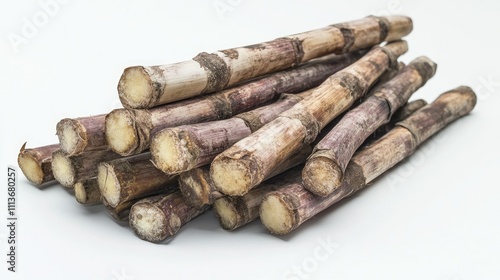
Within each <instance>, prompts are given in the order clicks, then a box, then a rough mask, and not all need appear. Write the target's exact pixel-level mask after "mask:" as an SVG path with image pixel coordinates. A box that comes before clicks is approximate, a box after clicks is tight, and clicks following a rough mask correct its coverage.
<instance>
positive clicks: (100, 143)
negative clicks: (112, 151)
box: [56, 114, 108, 156]
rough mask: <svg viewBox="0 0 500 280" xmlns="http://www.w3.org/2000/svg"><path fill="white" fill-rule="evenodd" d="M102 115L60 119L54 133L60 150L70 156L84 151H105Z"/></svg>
mask: <svg viewBox="0 0 500 280" xmlns="http://www.w3.org/2000/svg"><path fill="white" fill-rule="evenodd" d="M105 117H106V115H105V114H103V115H96V116H90V117H82V118H76V119H69V118H66V119H62V120H61V121H59V122H58V123H57V126H56V131H57V133H56V134H57V137H58V138H59V143H60V144H61V150H63V151H64V152H65V153H67V154H68V155H70V156H74V155H79V154H81V153H83V152H86V151H93V150H106V149H107V148H108V143H107V142H106V135H105V133H104V118H105Z"/></svg>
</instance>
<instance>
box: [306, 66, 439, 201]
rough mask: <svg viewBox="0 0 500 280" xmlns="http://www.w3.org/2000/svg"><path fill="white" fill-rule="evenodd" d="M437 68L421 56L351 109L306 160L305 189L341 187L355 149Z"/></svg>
mask: <svg viewBox="0 0 500 280" xmlns="http://www.w3.org/2000/svg"><path fill="white" fill-rule="evenodd" d="M436 68H437V65H436V64H435V63H434V62H432V61H431V60H429V59H428V58H426V57H419V58H417V59H415V60H414V61H412V62H411V63H410V64H409V65H408V66H406V67H405V68H404V69H403V70H401V71H400V72H399V73H398V74H397V75H396V76H395V77H394V78H393V79H391V80H390V81H388V82H386V83H385V84H384V85H382V86H381V87H380V88H378V89H377V91H376V92H375V93H374V94H373V95H371V96H370V97H368V98H367V99H366V100H365V101H364V102H363V103H361V104H360V105H358V106H357V107H356V108H354V109H352V110H351V111H349V112H348V113H347V114H346V115H345V116H344V117H343V118H342V119H341V120H340V122H339V123H338V124H337V125H336V126H335V127H334V128H333V129H332V130H331V131H330V132H329V133H328V134H327V135H326V136H325V137H324V138H323V139H322V140H321V141H320V142H319V143H318V144H317V145H316V147H315V148H314V153H313V154H312V155H311V156H310V157H309V159H308V160H307V162H306V164H305V167H304V170H303V171H302V179H303V180H304V182H303V183H304V186H305V188H306V189H308V190H309V191H311V192H312V193H314V194H316V195H320V196H327V195H329V194H330V193H332V192H333V191H334V190H335V189H337V188H338V187H340V185H341V183H342V180H343V177H344V172H345V169H346V167H347V163H348V162H349V160H350V159H351V157H352V155H353V154H354V152H355V151H356V150H357V149H358V148H359V147H360V146H361V144H363V142H364V141H365V140H366V139H367V138H368V137H369V136H370V135H371V134H372V133H373V132H374V131H375V130H376V129H377V128H379V127H380V126H382V125H383V124H386V123H388V122H389V121H390V119H391V117H392V115H393V114H394V113H395V111H396V110H397V109H399V108H400V107H401V106H403V105H404V104H405V103H406V102H407V101H408V99H409V98H410V97H411V95H412V94H413V93H414V92H415V91H416V90H418V89H419V88H420V87H422V86H423V85H424V84H425V83H426V82H427V81H428V80H429V79H430V78H432V77H433V76H434V73H435V71H436Z"/></svg>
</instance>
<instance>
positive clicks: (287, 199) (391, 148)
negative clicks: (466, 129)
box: [260, 86, 476, 234]
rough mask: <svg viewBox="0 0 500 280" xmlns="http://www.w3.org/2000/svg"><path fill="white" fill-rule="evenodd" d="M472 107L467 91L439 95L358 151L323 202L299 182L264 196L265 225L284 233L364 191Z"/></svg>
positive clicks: (472, 99)
mask: <svg viewBox="0 0 500 280" xmlns="http://www.w3.org/2000/svg"><path fill="white" fill-rule="evenodd" d="M475 104H476V95H475V93H474V92H473V91H472V89H470V88H469V87H464V86H462V87H458V88H455V89H453V90H450V91H448V92H445V93H443V94H441V95H440V96H439V97H438V98H437V99H436V100H435V101H434V102H432V103H431V104H429V105H427V106H425V107H424V108H422V109H420V110H418V111H417V112H415V113H413V114H412V115H411V116H410V117H408V118H406V119H405V120H403V121H402V122H399V123H397V125H396V127H395V128H394V129H392V130H391V131H389V132H388V133H387V134H386V135H384V136H383V137H382V138H380V139H379V140H377V141H376V142H374V143H373V144H371V145H369V146H367V147H365V148H363V149H361V150H360V151H358V152H356V154H355V155H354V156H353V157H352V159H351V161H350V162H349V164H348V166H347V169H346V172H345V176H344V181H343V183H342V186H341V187H340V188H337V189H336V190H335V191H334V192H333V193H331V194H330V195H328V196H326V197H321V196H316V195H314V194H312V193H311V192H309V191H307V190H306V189H305V188H304V187H303V185H302V183H301V182H300V181H297V182H295V183H294V184H290V185H289V187H287V188H286V189H282V190H280V191H277V192H271V193H268V194H267V195H266V196H265V197H264V199H263V201H262V204H261V207H260V219H261V221H262V223H263V225H264V226H265V227H266V228H267V229H268V230H269V231H270V232H272V233H274V234H286V233H289V232H290V231H292V230H293V229H295V228H297V227H298V226H300V225H301V224H302V223H304V222H305V221H307V220H309V219H310V218H312V217H313V216H314V215H316V214H318V213H319V212H321V211H323V210H324V209H326V208H328V207H330V206H331V205H333V204H335V203H337V202H338V201H340V200H341V199H343V198H345V197H348V196H350V195H352V194H354V193H355V192H357V191H359V190H361V189H363V188H365V187H366V186H368V185H369V184H370V182H372V181H373V180H374V179H375V178H377V177H378V176H380V175H381V174H382V173H384V172H385V171H387V170H388V169H390V168H391V167H393V166H394V165H396V164H397V163H398V162H400V161H402V160H403V159H405V158H407V157H409V156H410V155H411V154H413V153H414V152H415V150H416V148H417V147H418V146H419V145H420V144H421V143H422V142H424V141H425V140H426V139H428V138H429V137H430V136H432V135H433V134H435V133H436V132H438V131H439V130H441V129H443V128H444V127H446V126H447V125H448V124H449V123H451V122H452V121H454V120H456V119H458V118H460V117H462V116H464V115H466V114H468V113H469V112H470V111H471V110H472V109H473V108H474V106H475Z"/></svg>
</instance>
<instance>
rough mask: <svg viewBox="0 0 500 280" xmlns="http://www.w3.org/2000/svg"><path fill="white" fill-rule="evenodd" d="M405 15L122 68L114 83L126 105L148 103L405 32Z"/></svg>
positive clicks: (207, 89)
mask: <svg viewBox="0 0 500 280" xmlns="http://www.w3.org/2000/svg"><path fill="white" fill-rule="evenodd" d="M412 28H413V24H412V21H411V19H410V18H408V17H405V16H397V15H393V16H386V17H374V16H370V17H366V18H363V19H359V20H356V21H350V22H345V23H340V24H334V25H330V26H327V27H325V28H321V29H316V30H311V31H308V32H304V33H299V34H295V35H291V36H286V37H282V38H278V39H276V40H273V41H269V42H264V43H260V44H255V45H251V46H246V47H240V48H234V49H227V50H223V51H218V52H215V53H211V54H209V53H205V52H202V53H200V54H198V55H197V56H196V57H194V58H193V59H192V60H189V61H184V62H179V63H175V64H168V65H160V66H150V67H147V66H134V67H129V68H126V69H125V71H124V72H123V75H122V77H121V78H120V81H119V83H118V93H119V97H120V100H121V102H122V104H123V106H124V107H126V108H151V107H154V106H157V105H160V104H166V103H170V102H173V101H177V100H182V99H186V98H189V97H193V96H196V95H200V94H204V93H211V92H217V91H220V90H223V89H224V88H226V87H229V86H232V85H235V84H238V83H241V82H244V81H246V80H249V79H252V78H255V77H258V76H262V75H265V74H268V73H272V72H276V71H280V70H283V69H286V68H290V67H293V66H296V65H298V64H301V63H303V62H305V61H308V60H311V59H314V58H317V57H321V56H324V55H326V54H330V53H337V54H341V53H347V52H351V51H355V50H359V49H362V48H367V47H371V46H373V45H376V44H379V43H380V42H383V41H394V40H398V39H400V38H402V37H403V36H406V35H407V34H409V33H410V32H411V30H412Z"/></svg>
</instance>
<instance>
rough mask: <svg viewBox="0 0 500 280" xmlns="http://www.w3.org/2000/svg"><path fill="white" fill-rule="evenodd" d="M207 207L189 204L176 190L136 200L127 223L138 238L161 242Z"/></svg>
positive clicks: (207, 207)
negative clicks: (196, 206)
mask: <svg viewBox="0 0 500 280" xmlns="http://www.w3.org/2000/svg"><path fill="white" fill-rule="evenodd" d="M209 208H210V207H209V206H205V207H202V208H195V207H191V206H189V205H188V204H187V203H186V202H185V201H184V198H183V197H182V194H181V192H180V191H176V192H173V193H170V194H162V195H158V196H153V197H148V198H145V199H142V200H140V201H138V202H136V203H135V204H134V205H133V206H132V208H131V209H130V214H129V217H130V218H129V223H130V227H131V228H132V229H133V230H134V233H135V234H136V235H137V236H138V237H139V238H140V239H142V240H146V241H150V242H161V241H163V240H165V239H167V238H168V237H170V236H173V235H175V234H176V233H177V232H178V231H179V230H180V228H181V227H182V226H183V225H185V224H186V223H188V222H189V221H191V220H193V219H194V218H196V217H197V216H199V215H200V214H202V213H203V212H205V211H206V210H208V209H209Z"/></svg>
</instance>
